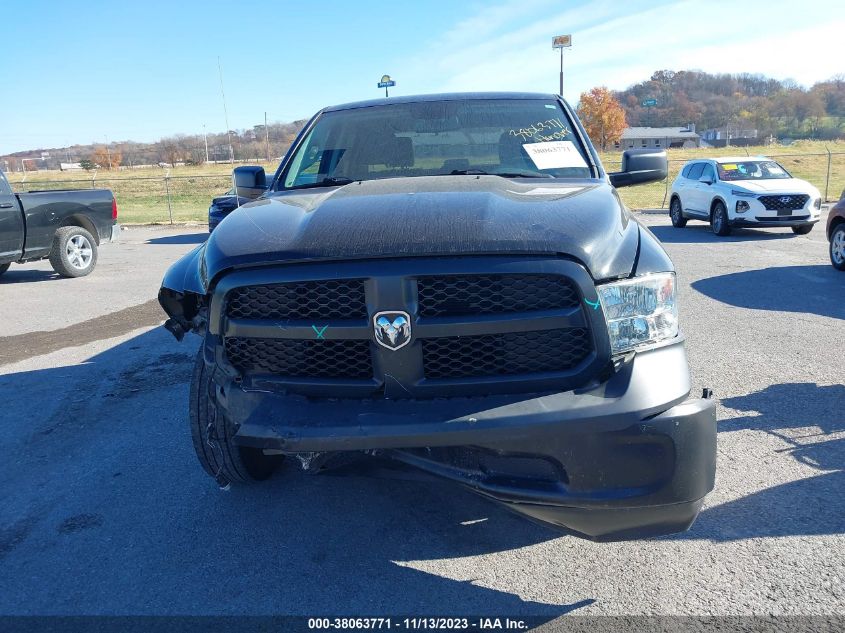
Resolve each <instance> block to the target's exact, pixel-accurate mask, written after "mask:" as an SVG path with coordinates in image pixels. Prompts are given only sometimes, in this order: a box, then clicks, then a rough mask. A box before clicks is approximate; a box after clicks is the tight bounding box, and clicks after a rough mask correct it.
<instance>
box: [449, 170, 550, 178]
mask: <svg viewBox="0 0 845 633" xmlns="http://www.w3.org/2000/svg"><path fill="white" fill-rule="evenodd" d="M445 175H446V174H438V176H445ZM448 175H450V176H500V177H502V178H554V176H552V175H551V174H543V173H541V172H539V171H492V172H491V171H484V170H483V169H453V170H452V171H450V172H449V174H448Z"/></svg>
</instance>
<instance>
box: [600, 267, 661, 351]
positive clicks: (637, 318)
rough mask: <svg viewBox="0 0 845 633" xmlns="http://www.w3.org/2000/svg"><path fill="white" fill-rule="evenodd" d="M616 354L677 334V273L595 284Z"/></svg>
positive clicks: (611, 343) (611, 345)
mask: <svg viewBox="0 0 845 633" xmlns="http://www.w3.org/2000/svg"><path fill="white" fill-rule="evenodd" d="M596 290H598V294H599V301H601V306H602V310H604V318H605V320H606V321H607V333H608V335H609V336H610V348H611V352H612V353H613V354H619V353H622V352H627V351H630V350H633V349H636V348H638V347H642V346H644V345H650V344H652V343H657V342H659V341H663V340H666V339H670V338H674V337H676V336H677V335H678V306H677V304H676V303H675V273H659V274H655V275H644V276H642V277H634V278H633V279H626V280H624V281H616V282H613V283H608V284H602V285H600V286H597V287H596Z"/></svg>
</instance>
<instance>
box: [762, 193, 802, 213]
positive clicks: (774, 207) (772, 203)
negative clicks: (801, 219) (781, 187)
mask: <svg viewBox="0 0 845 633" xmlns="http://www.w3.org/2000/svg"><path fill="white" fill-rule="evenodd" d="M809 199H810V196H808V195H807V194H803V193H802V194H797V193H796V194H792V195H780V196H760V197H759V198H758V200H759V201H760V202H762V203H763V206H764V207H766V209H767V210H769V211H796V210H798V209H803V208H804V205H805V204H807V200H809Z"/></svg>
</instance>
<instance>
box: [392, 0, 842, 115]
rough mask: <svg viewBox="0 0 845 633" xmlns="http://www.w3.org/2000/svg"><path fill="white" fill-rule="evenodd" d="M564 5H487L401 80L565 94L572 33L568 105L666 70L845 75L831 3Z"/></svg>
mask: <svg viewBox="0 0 845 633" xmlns="http://www.w3.org/2000/svg"><path fill="white" fill-rule="evenodd" d="M571 4H572V3H570V5H571ZM559 6H560V5H559V4H558V3H551V2H547V1H545V0H532V1H531V2H526V1H525V0H523V1H522V2H505V3H502V4H499V5H496V6H495V7H492V8H489V7H479V8H478V9H477V10H476V12H475V13H474V14H472V15H470V16H468V17H467V18H466V19H465V20H463V21H461V22H460V23H458V24H457V25H455V27H453V28H452V29H450V30H448V31H447V32H445V33H443V34H442V35H441V36H439V37H437V38H435V39H433V40H432V41H431V42H430V43H429V44H428V45H426V46H425V47H424V49H423V50H422V51H421V53H420V54H418V55H416V56H414V58H412V59H410V60H408V61H407V62H406V64H405V69H404V70H403V75H404V76H406V77H414V78H415V80H414V83H415V90H414V92H440V91H443V92H447V91H473V90H482V91H483V90H520V91H522V90H524V91H536V92H557V86H558V72H559V67H558V64H559V57H558V54H557V53H556V52H555V51H552V49H551V38H552V36H554V35H557V34H560V33H572V35H573V47H572V48H571V49H568V50H566V51H564V95H565V96H566V97H567V98H568V99H569V100H570V101H577V99H578V97H579V95H580V93H581V92H584V91H586V90H588V89H589V88H591V87H593V86H596V85H607V86H609V87H611V88H613V89H623V88H626V87H627V86H629V85H631V84H633V83H636V82H639V81H642V80H644V79H647V78H648V77H649V76H651V74H652V72H654V71H655V70H658V69H661V68H669V69H673V70H688V69H699V70H703V71H706V72H729V73H744V72H748V73H761V74H765V75H767V76H771V77H775V78H777V79H785V78H787V77H789V78H793V79H795V80H796V81H798V82H799V83H800V84H803V85H808V86H809V85H811V84H813V83H815V82H816V81H820V80H823V79H826V78H828V77H830V76H831V75H833V74H835V73H837V72H842V70H843V69H842V68H841V67H840V68H837V66H841V64H840V58H839V56H836V55H833V54H831V52H830V51H831V49H832V48H833V42H835V41H837V40H838V39H839V38H840V34H841V33H842V32H843V31H845V19H843V18H839V19H836V18H833V19H832V18H831V16H837V15H839V12H838V11H837V9H836V8H835V5H834V3H833V2H827V1H823V2H815V3H812V7H813V8H814V9H816V10H815V11H810V10H805V11H802V12H796V11H795V6H794V3H793V2H791V1H788V0H770V1H768V2H746V3H745V4H744V5H743V8H742V9H740V10H738V9H737V6H736V3H735V2H731V1H729V0H710V2H708V3H707V5H702V4H701V3H699V2H693V1H691V0H683V1H668V2H663V3H661V4H659V5H657V6H655V3H654V2H643V1H640V0H630V1H629V2H626V3H625V4H624V5H623V4H622V3H619V2H610V1H597V2H589V3H586V4H579V5H577V6H571V7H570V8H568V9H566V10H565V11H558V10H556V7H559ZM622 6H624V7H625V9H624V13H623V12H621V11H620V7H622ZM821 16H826V18H825V19H824V20H821V19H820V17H821Z"/></svg>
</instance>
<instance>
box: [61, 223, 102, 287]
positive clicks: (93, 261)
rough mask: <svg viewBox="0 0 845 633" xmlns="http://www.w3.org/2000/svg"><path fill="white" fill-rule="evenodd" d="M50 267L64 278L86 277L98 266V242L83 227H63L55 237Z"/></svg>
mask: <svg viewBox="0 0 845 633" xmlns="http://www.w3.org/2000/svg"><path fill="white" fill-rule="evenodd" d="M50 265H51V266H52V267H53V270H55V271H56V272H57V273H59V274H60V275H61V276H62V277H84V276H85V275H88V274H90V273H91V271H92V270H94V267H95V266H96V265H97V242H96V240H94V237H93V236H92V235H91V234H90V233H89V232H88V231H86V230H85V229H83V228H82V227H81V226H63V227H62V228H60V229H59V230H58V231H56V235H55V236H53V248H52V249H51V250H50Z"/></svg>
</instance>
